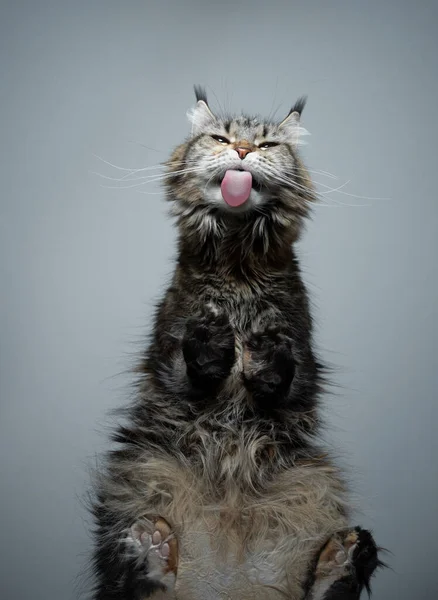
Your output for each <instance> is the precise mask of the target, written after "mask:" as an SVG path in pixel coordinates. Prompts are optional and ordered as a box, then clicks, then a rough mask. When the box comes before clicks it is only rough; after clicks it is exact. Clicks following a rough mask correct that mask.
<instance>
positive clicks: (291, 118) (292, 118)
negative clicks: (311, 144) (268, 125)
mask: <svg viewBox="0 0 438 600" xmlns="http://www.w3.org/2000/svg"><path fill="white" fill-rule="evenodd" d="M306 102H307V98H306V96H302V97H301V98H298V100H297V101H296V102H295V104H294V105H293V106H292V108H291V109H290V111H289V114H288V115H287V117H286V118H285V119H283V121H282V122H281V123H280V125H279V126H278V127H279V129H280V131H281V132H283V133H284V134H285V135H286V136H287V138H288V139H289V140H290V141H291V143H292V144H294V145H297V144H300V143H301V144H302V143H303V142H302V141H301V137H302V136H303V135H309V132H308V131H307V130H306V129H304V127H303V126H302V125H301V122H300V121H301V114H302V112H303V110H304V107H305V105H306Z"/></svg>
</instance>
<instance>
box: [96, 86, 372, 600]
mask: <svg viewBox="0 0 438 600" xmlns="http://www.w3.org/2000/svg"><path fill="white" fill-rule="evenodd" d="M196 96H197V104H196V106H195V108H194V109H193V110H192V111H191V113H190V120H191V123H192V132H191V136H190V137H189V138H188V139H187V140H186V141H185V142H184V143H183V144H182V145H180V146H179V147H177V148H176V149H175V150H174V152H173V153H172V156H171V158H170V160H169V162H168V163H167V179H166V191H167V198H168V200H169V202H170V203H171V208H172V213H173V215H174V216H175V217H176V221H177V225H178V230H179V242H178V243H179V252H178V259H177V265H176V268H175V273H174V276H173V279H172V282H171V285H170V287H169V288H168V290H167V292H166V294H165V296H164V298H163V299H162V301H161V302H160V303H159V305H158V307H157V311H156V316H155V323H154V328H153V335H152V340H151V343H150V345H149V347H148V348H147V350H146V353H145V356H144V359H143V360H142V362H141V364H140V366H139V380H138V394H137V400H136V402H135V403H134V404H133V405H132V406H130V407H129V408H128V409H127V411H126V413H125V417H126V418H125V421H124V424H122V425H120V427H119V428H118V430H117V432H116V433H115V436H114V439H115V441H116V443H117V447H116V449H115V450H114V451H113V452H112V453H111V454H110V455H109V456H108V459H107V461H106V466H105V468H104V469H103V470H102V472H101V473H100V475H99V477H98V478H97V482H96V500H95V503H94V509H93V510H94V514H95V517H96V522H97V530H96V536H95V554H94V566H95V571H96V591H95V596H94V597H95V599H96V600H122V599H123V600H137V599H140V598H144V597H147V596H150V595H156V594H162V593H164V594H165V595H167V596H168V597H175V598H177V599H178V600H201V599H202V600H204V599H208V600H210V599H211V600H213V599H216V598H218V599H219V598H222V597H224V596H226V597H228V598H230V599H232V600H234V599H235V600H245V599H246V598H248V599H249V598H251V599H253V600H258V599H260V600H262V599H263V600H267V599H271V598H272V600H274V599H280V598H288V599H289V600H301V599H303V598H304V597H306V598H309V599H310V598H313V599H314V600H320V599H323V598H324V599H329V598H330V599H335V598H337V597H338V596H336V594H335V595H334V592H333V590H335V592H336V589H335V588H334V587H333V586H335V585H340V584H339V581H340V579H342V578H343V579H345V580H346V581H347V584H348V585H347V587H346V588H345V587H344V589H343V593H344V592H345V589H346V590H347V592H346V594H344V595H340V596H339V598H345V599H346V600H353V599H354V598H358V597H359V595H360V592H361V589H362V588H363V587H364V586H365V585H368V583H369V579H370V577H371V574H372V572H373V571H374V569H375V567H376V566H377V564H378V559H377V549H376V547H375V544H374V541H373V540H372V538H371V536H369V538H368V537H366V535H365V533H366V532H365V533H361V536H362V537H361V538H360V540H359V534H358V536H357V539H356V538H355V545H354V548H355V550H354V552H353V551H351V552H350V554H348V552H347V550H346V551H345V552H346V553H345V556H346V557H347V558H346V559H345V561H343V563H342V565H343V566H342V569H340V567H339V565H338V563H336V561H334V562H333V561H332V563H333V564H332V563H330V565H331V566H330V568H329V567H327V565H326V564H325V563H324V565H325V566H324V568H323V567H320V568H319V567H318V565H319V564H320V562H321V561H323V557H324V556H325V555H323V554H322V553H321V552H322V548H324V547H325V545H327V544H328V543H329V542H328V540H330V539H332V538H333V539H335V540H337V541H336V543H337V544H340V547H341V549H342V548H343V544H344V541H343V540H344V538H343V537H341V538H340V537H339V533H337V532H339V531H343V530H345V528H348V522H349V521H348V519H349V507H348V497H347V493H346V487H345V484H344V482H343V479H342V475H341V474H340V473H339V471H338V469H337V468H336V466H335V465H334V464H333V462H332V461H331V460H330V458H329V457H328V456H327V454H326V453H324V452H323V451H322V450H321V449H320V448H319V447H318V446H317V444H316V442H315V439H316V438H315V436H316V434H317V432H318V427H319V419H318V399H319V396H320V393H321V391H322V378H321V367H320V365H319V363H318V361H317V359H316V358H315V355H314V352H313V348H312V319H311V316H310V314H309V308H308V299H307V293H306V290H305V287H304V284H303V282H302V279H301V276H300V271H299V267H298V264H297V260H296V257H295V254H294V251H293V244H294V242H295V241H296V240H297V239H298V237H299V235H300V233H301V230H302V226H303V220H304V219H305V217H306V216H307V215H308V213H309V207H310V205H311V203H312V202H313V201H314V199H315V194H314V190H313V187H312V184H311V181H310V178H309V175H308V173H307V171H306V169H305V167H304V165H303V163H302V161H301V159H300V157H299V155H298V147H299V144H300V141H301V138H302V135H303V134H304V133H305V130H304V129H303V128H302V126H301V124H300V117H301V112H302V110H303V108H304V100H302V99H301V100H299V101H298V102H297V103H296V104H295V105H294V107H293V108H292V109H291V111H290V112H289V114H288V115H287V117H286V118H285V119H284V120H283V121H282V122H281V123H274V122H271V121H266V120H262V119H258V118H251V117H247V116H238V117H234V118H219V117H217V116H215V115H214V114H213V113H212V112H211V110H210V108H209V106H208V104H207V97H206V94H205V92H204V91H203V90H201V89H200V88H197V89H196ZM238 147H245V148H247V149H249V150H250V152H249V154H247V156H246V157H245V158H244V159H241V158H240V157H239V154H238V153H237V152H236V148H238ZM227 169H244V170H249V171H250V172H251V174H252V178H253V188H252V191H251V195H250V197H249V200H248V201H247V202H246V203H245V204H244V206H243V207H239V208H237V209H230V208H229V207H228V206H227V205H226V204H225V203H224V201H223V199H222V197H221V193H220V182H221V179H222V178H223V176H224V174H225V172H226V170H227ZM157 517H163V518H164V519H166V521H167V522H168V523H170V525H171V527H172V529H173V532H174V535H175V536H176V538H177V540H178V543H179V549H180V553H179V566H178V576H177V579H176V586H175V588H174V589H170V587H169V586H167V587H166V585H165V584H164V583H163V582H162V581H161V580H159V578H158V579H157V576H156V575H154V576H152V575H151V573H150V569H149V571H148V568H149V567H148V559H147V556H143V555H141V556H140V555H138V556H136V555H135V552H134V555H133V554H132V552H133V551H134V550H133V549H132V548H131V551H127V545H129V543H127V540H128V542H129V540H130V537H129V531H130V528H132V526H133V525H135V524H136V523H138V522H144V523H149V524H150V528H151V529H150V534H151V535H152V532H153V529H152V523H153V521H154V519H156V518H157ZM358 531H359V532H363V530H359V529H358ZM345 539H346V538H345ZM339 540H340V541H339ZM360 545H361V552H362V550H363V549H364V545H365V546H366V548H365V549H366V551H367V552H368V554H367V556H368V555H369V556H370V557H371V559H372V561H374V562H372V561H371V562H372V568H371V567H370V565H371V562H369V563H367V565H368V567H369V568H368V571H366V577H363V578H362V579H361V578H360V573H359V566H358V565H359V562H358V559H357V560H356V558H357V556H359V550H358V548H359V546H360ZM361 556H362V557H363V556H364V554H363V552H362V554H361ZM371 559H370V560H371ZM324 560H325V559H324ZM318 561H320V562H318ZM376 561H377V562H376ZM321 564H322V563H321ZM327 564H328V563H327ZM318 568H319V570H318ZM341 572H342V573H341ZM361 572H362V571H361ZM363 572H365V571H363ZM320 573H323V576H320ZM317 575H318V576H317ZM348 586H349V587H348ZM321 590H322V591H321ZM349 590H350V591H349ZM330 594H331V595H330ZM348 594H350V595H348Z"/></svg>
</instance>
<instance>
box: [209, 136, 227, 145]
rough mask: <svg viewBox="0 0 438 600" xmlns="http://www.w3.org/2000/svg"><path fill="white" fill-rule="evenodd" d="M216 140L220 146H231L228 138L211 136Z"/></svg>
mask: <svg viewBox="0 0 438 600" xmlns="http://www.w3.org/2000/svg"><path fill="white" fill-rule="evenodd" d="M211 137H212V138H213V139H214V140H216V141H217V142H219V143H220V144H229V143H230V140H227V138H224V137H223V136H221V135H212V136H211Z"/></svg>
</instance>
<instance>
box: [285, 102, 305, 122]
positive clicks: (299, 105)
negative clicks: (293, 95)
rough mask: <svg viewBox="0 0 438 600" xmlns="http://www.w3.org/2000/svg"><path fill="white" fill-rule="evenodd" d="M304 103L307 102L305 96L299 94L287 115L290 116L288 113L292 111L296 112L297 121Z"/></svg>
mask: <svg viewBox="0 0 438 600" xmlns="http://www.w3.org/2000/svg"><path fill="white" fill-rule="evenodd" d="M306 104H307V96H301V97H300V98H298V100H297V101H296V102H295V104H294V105H293V106H292V108H291V109H290V111H289V114H288V115H287V117H290V115H291V114H292V113H297V117H298V118H297V121H299V120H300V117H301V114H302V112H303V110H304V107H305V106H306ZM287 117H286V119H287Z"/></svg>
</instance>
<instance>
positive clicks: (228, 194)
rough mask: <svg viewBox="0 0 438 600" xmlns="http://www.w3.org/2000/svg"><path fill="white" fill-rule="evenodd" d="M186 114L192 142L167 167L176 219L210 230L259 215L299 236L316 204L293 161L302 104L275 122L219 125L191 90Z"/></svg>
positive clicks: (200, 94)
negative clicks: (192, 103)
mask: <svg viewBox="0 0 438 600" xmlns="http://www.w3.org/2000/svg"><path fill="white" fill-rule="evenodd" d="M195 93H196V100H197V102H196V105H195V106H194V108H193V109H192V110H191V111H190V112H189V119H190V122H191V134H190V136H189V137H188V139H187V140H186V142H185V143H184V144H182V145H180V146H178V147H177V148H176V150H175V151H174V152H173V154H172V157H171V159H170V160H169V162H168V163H167V166H168V168H169V171H170V173H171V175H170V176H169V177H168V179H167V191H168V197H169V199H170V200H172V201H173V202H174V212H175V214H177V215H179V216H181V217H182V216H183V215H185V216H186V217H187V218H190V219H192V220H193V221H194V222H197V223H198V227H199V228H201V226H203V227H207V224H208V223H209V224H210V228H213V229H214V223H215V219H216V220H217V219H221V218H226V219H227V220H229V218H233V216H234V217H235V218H236V219H238V220H239V219H240V221H242V219H243V220H244V221H245V222H248V220H254V219H257V218H259V217H260V216H261V215H264V216H265V217H267V218H268V217H269V218H271V219H273V220H275V219H277V220H279V222H280V221H282V222H283V224H286V223H287V222H289V223H290V225H291V227H292V226H293V227H294V228H295V229H298V225H299V223H300V222H301V220H302V217H303V216H305V215H306V214H307V211H308V206H309V202H310V201H312V200H313V199H314V192H313V187H312V184H311V182H310V178H309V176H308V173H307V171H306V169H305V168H304V166H303V163H302V162H301V160H300V158H299V155H298V147H299V145H300V143H302V140H301V138H302V136H303V135H305V134H306V133H307V132H306V130H305V129H304V128H303V127H302V126H301V123H300V120H301V113H302V111H303V108H304V105H305V99H304V98H300V99H299V100H298V101H297V102H296V103H295V105H294V106H293V107H292V108H291V110H290V111H289V114H288V115H286V117H285V118H284V119H283V120H282V121H279V122H275V121H272V120H265V119H260V118H258V117H248V116H245V115H242V116H235V117H220V116H217V115H215V114H214V113H213V112H212V111H211V109H210V107H209V106H208V102H207V96H206V94H205V91H204V90H203V89H202V88H199V87H195Z"/></svg>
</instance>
